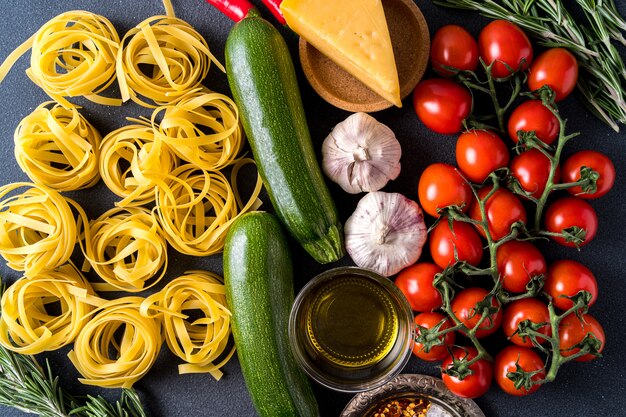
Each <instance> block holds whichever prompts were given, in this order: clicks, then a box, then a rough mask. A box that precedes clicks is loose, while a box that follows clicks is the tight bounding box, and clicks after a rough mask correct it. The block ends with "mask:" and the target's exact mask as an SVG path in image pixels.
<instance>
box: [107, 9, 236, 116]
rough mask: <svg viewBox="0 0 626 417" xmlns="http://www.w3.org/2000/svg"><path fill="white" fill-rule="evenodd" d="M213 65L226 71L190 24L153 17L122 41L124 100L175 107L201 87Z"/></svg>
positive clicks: (120, 77) (119, 73) (119, 71)
mask: <svg viewBox="0 0 626 417" xmlns="http://www.w3.org/2000/svg"><path fill="white" fill-rule="evenodd" d="M211 62H213V63H215V65H217V66H218V67H219V68H220V69H221V70H222V71H224V67H223V66H222V65H221V64H220V63H219V62H218V61H217V59H216V58H215V57H214V56H213V54H212V53H211V51H210V50H209V46H208V45H207V43H206V41H205V40H204V38H203V37H202V35H200V34H199V33H198V32H197V31H196V30H195V29H194V28H193V27H192V26H191V25H190V24H189V23H187V22H185V21H184V20H181V19H178V18H176V17H174V16H173V15H172V16H153V17H150V18H148V19H146V20H144V21H143V22H141V23H139V24H138V25H137V26H136V27H135V28H133V29H131V30H130V31H128V33H127V34H126V35H125V36H124V38H123V39H122V47H121V48H120V51H119V53H118V56H117V77H118V80H119V85H120V91H121V93H122V100H123V101H127V100H129V99H132V100H133V101H135V102H136V103H138V104H140V105H142V106H146V107H154V104H156V105H163V104H168V103H172V102H173V101H175V100H177V99H178V98H180V97H181V96H183V95H185V94H187V93H189V92H190V91H192V90H194V89H196V88H198V87H199V86H200V83H201V82H202V80H204V78H205V77H206V76H207V74H208V72H209V68H210V65H211ZM142 97H145V98H147V99H148V100H150V101H151V102H150V103H149V102H146V101H144V99H142ZM153 103H154V104H153Z"/></svg>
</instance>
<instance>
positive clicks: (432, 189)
mask: <svg viewBox="0 0 626 417" xmlns="http://www.w3.org/2000/svg"><path fill="white" fill-rule="evenodd" d="M417 194H418V198H419V203H420V205H421V206H422V209H424V211H425V212H426V213H428V214H430V215H431V216H433V217H439V213H437V209H438V208H443V207H447V206H453V205H454V206H459V207H461V210H462V211H467V209H468V208H469V205H470V203H471V201H472V199H473V198H474V196H473V194H472V189H471V188H470V186H469V184H468V183H467V182H466V181H465V180H464V179H463V177H462V176H461V175H460V174H459V173H458V171H457V170H456V168H454V167H453V166H452V165H448V164H442V163H437V164H432V165H429V166H428V167H426V169H425V170H424V172H422V175H421V176H420V179H419V182H418V184H417Z"/></svg>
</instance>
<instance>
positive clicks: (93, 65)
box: [0, 10, 122, 108]
mask: <svg viewBox="0 0 626 417" xmlns="http://www.w3.org/2000/svg"><path fill="white" fill-rule="evenodd" d="M28 49H31V56H30V68H29V69H28V70H26V74H27V75H28V76H29V77H30V79H31V80H32V81H33V82H34V83H35V84H37V85H38V86H39V87H40V88H42V89H43V90H44V91H45V92H46V93H47V94H48V95H49V96H50V97H51V98H52V99H53V100H55V101H57V102H59V103H60V104H61V105H62V106H63V107H65V108H70V107H71V104H70V102H69V101H67V100H66V99H65V97H76V96H85V97H86V98H87V99H89V100H91V101H93V102H95V103H100V104H107V105H121V103H122V102H121V100H120V99H115V98H108V97H104V96H101V95H100V93H101V92H102V91H103V90H105V89H106V88H107V87H109V86H110V85H111V84H112V83H113V82H114V81H115V78H116V71H115V63H116V56H117V54H118V50H119V49H120V38H119V35H118V34H117V31H116V30H115V28H114V27H113V25H112V24H111V22H110V21H109V20H108V19H107V18H106V17H104V16H100V15H97V14H94V13H91V12H87V11H82V10H73V11H69V12H65V13H62V14H60V15H58V16H56V17H54V18H52V19H51V20H49V21H48V22H47V23H45V24H44V25H43V26H42V27H41V28H40V29H39V30H38V31H37V32H36V33H35V34H34V35H33V36H31V37H30V38H29V39H28V40H27V41H26V42H24V43H23V44H22V45H20V46H19V47H18V48H17V49H15V50H14V51H13V52H12V53H11V54H10V55H9V56H8V57H7V58H6V60H5V61H4V63H3V64H2V66H0V81H2V79H4V77H5V76H6V74H7V73H8V72H9V70H10V69H11V67H12V66H13V64H14V63H15V62H16V61H17V60H18V58H19V57H20V56H22V55H24V54H25V53H26V51H27V50H28Z"/></svg>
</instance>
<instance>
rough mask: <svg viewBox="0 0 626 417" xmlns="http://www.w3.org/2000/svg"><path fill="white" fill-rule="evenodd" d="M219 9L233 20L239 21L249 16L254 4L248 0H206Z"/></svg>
mask: <svg viewBox="0 0 626 417" xmlns="http://www.w3.org/2000/svg"><path fill="white" fill-rule="evenodd" d="M206 2H207V3H209V4H211V5H212V6H214V7H215V8H217V10H219V11H220V12H222V13H224V14H225V15H226V16H227V17H228V18H230V19H231V20H232V21H233V22H239V21H241V20H242V19H243V18H244V17H246V16H248V13H249V12H250V10H254V6H253V5H252V3H250V2H249V1H248V0H206Z"/></svg>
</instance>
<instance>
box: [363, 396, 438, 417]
mask: <svg viewBox="0 0 626 417" xmlns="http://www.w3.org/2000/svg"><path fill="white" fill-rule="evenodd" d="M429 408H430V402H429V401H426V400H424V399H422V398H419V399H415V398H398V399H394V400H389V401H385V402H384V403H382V404H381V405H380V406H379V407H378V408H377V409H376V411H375V412H374V415H373V417H426V413H427V412H428V409H429Z"/></svg>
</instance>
